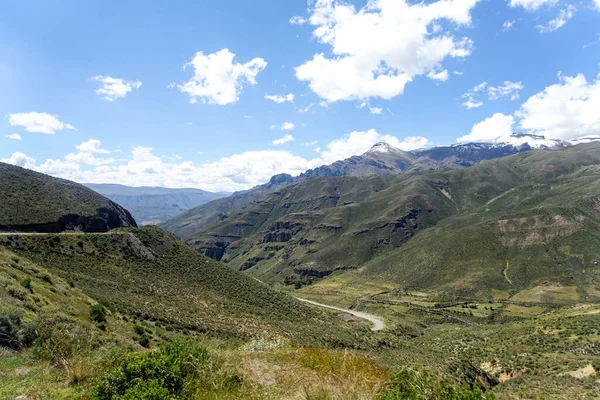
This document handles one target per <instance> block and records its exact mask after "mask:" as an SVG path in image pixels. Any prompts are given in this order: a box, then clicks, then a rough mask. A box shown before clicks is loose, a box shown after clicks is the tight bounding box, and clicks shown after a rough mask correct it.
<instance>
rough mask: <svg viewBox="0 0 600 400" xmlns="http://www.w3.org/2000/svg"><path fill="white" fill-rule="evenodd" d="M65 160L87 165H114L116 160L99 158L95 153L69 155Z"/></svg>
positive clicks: (84, 152) (81, 152) (82, 152)
mask: <svg viewBox="0 0 600 400" xmlns="http://www.w3.org/2000/svg"><path fill="white" fill-rule="evenodd" d="M65 160H67V161H71V162H73V163H77V164H86V165H108V164H114V162H115V159H114V158H97V157H96V156H94V154H93V153H89V152H86V151H80V152H79V153H69V154H67V155H66V156H65Z"/></svg>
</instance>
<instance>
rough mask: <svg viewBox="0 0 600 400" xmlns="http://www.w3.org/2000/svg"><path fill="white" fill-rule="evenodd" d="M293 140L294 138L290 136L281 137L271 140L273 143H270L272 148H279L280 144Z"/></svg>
mask: <svg viewBox="0 0 600 400" xmlns="http://www.w3.org/2000/svg"><path fill="white" fill-rule="evenodd" d="M293 140H294V137H293V136H292V135H290V134H287V135H285V136H284V137H281V138H279V139H275V140H273V142H271V143H272V144H273V145H274V146H281V145H282V144H286V143H287V142H291V141H293Z"/></svg>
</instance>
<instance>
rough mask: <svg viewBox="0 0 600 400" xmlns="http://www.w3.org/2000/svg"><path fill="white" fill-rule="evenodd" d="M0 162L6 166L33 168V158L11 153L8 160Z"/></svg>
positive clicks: (4, 159) (0, 159)
mask: <svg viewBox="0 0 600 400" xmlns="http://www.w3.org/2000/svg"><path fill="white" fill-rule="evenodd" d="M0 161H1V162H3V163H7V164H12V165H17V166H19V167H23V168H30V169H31V168H33V167H35V158H31V157H27V155H25V154H23V153H21V152H16V153H13V155H12V156H10V157H9V158H0Z"/></svg>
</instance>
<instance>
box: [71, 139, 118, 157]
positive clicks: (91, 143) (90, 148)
mask: <svg viewBox="0 0 600 400" xmlns="http://www.w3.org/2000/svg"><path fill="white" fill-rule="evenodd" d="M75 148H76V149H77V150H79V151H82V152H87V153H94V154H109V153H110V151H108V150H105V149H103V148H102V143H101V142H100V141H99V140H96V139H90V140H88V141H87V142H83V143H81V144H79V145H77V146H75Z"/></svg>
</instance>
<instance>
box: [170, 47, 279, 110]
mask: <svg viewBox="0 0 600 400" xmlns="http://www.w3.org/2000/svg"><path fill="white" fill-rule="evenodd" d="M234 57H235V54H233V53H232V52H231V51H229V49H223V50H221V51H218V52H216V53H213V54H209V55H205V54H204V53H203V52H201V51H199V52H197V53H196V54H195V55H194V57H193V58H192V60H191V61H190V62H188V63H186V64H185V65H184V66H183V68H184V70H185V69H186V68H188V67H192V68H193V69H194V76H193V77H192V78H191V79H190V80H189V81H187V82H184V83H183V84H181V85H175V84H171V85H169V86H170V87H175V86H176V87H177V89H179V91H180V92H182V93H186V94H188V95H189V96H190V103H196V102H197V101H198V99H200V100H201V101H202V102H204V103H206V102H208V103H211V104H219V105H225V104H231V103H236V102H237V101H238V100H239V96H240V93H241V91H242V87H243V85H244V83H248V84H250V85H255V84H256V76H257V75H258V74H259V73H260V72H261V71H262V70H264V69H265V68H266V67H267V62H266V61H265V60H263V59H262V58H254V59H253V60H251V61H249V62H247V63H245V64H240V63H234V62H233V59H234Z"/></svg>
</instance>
